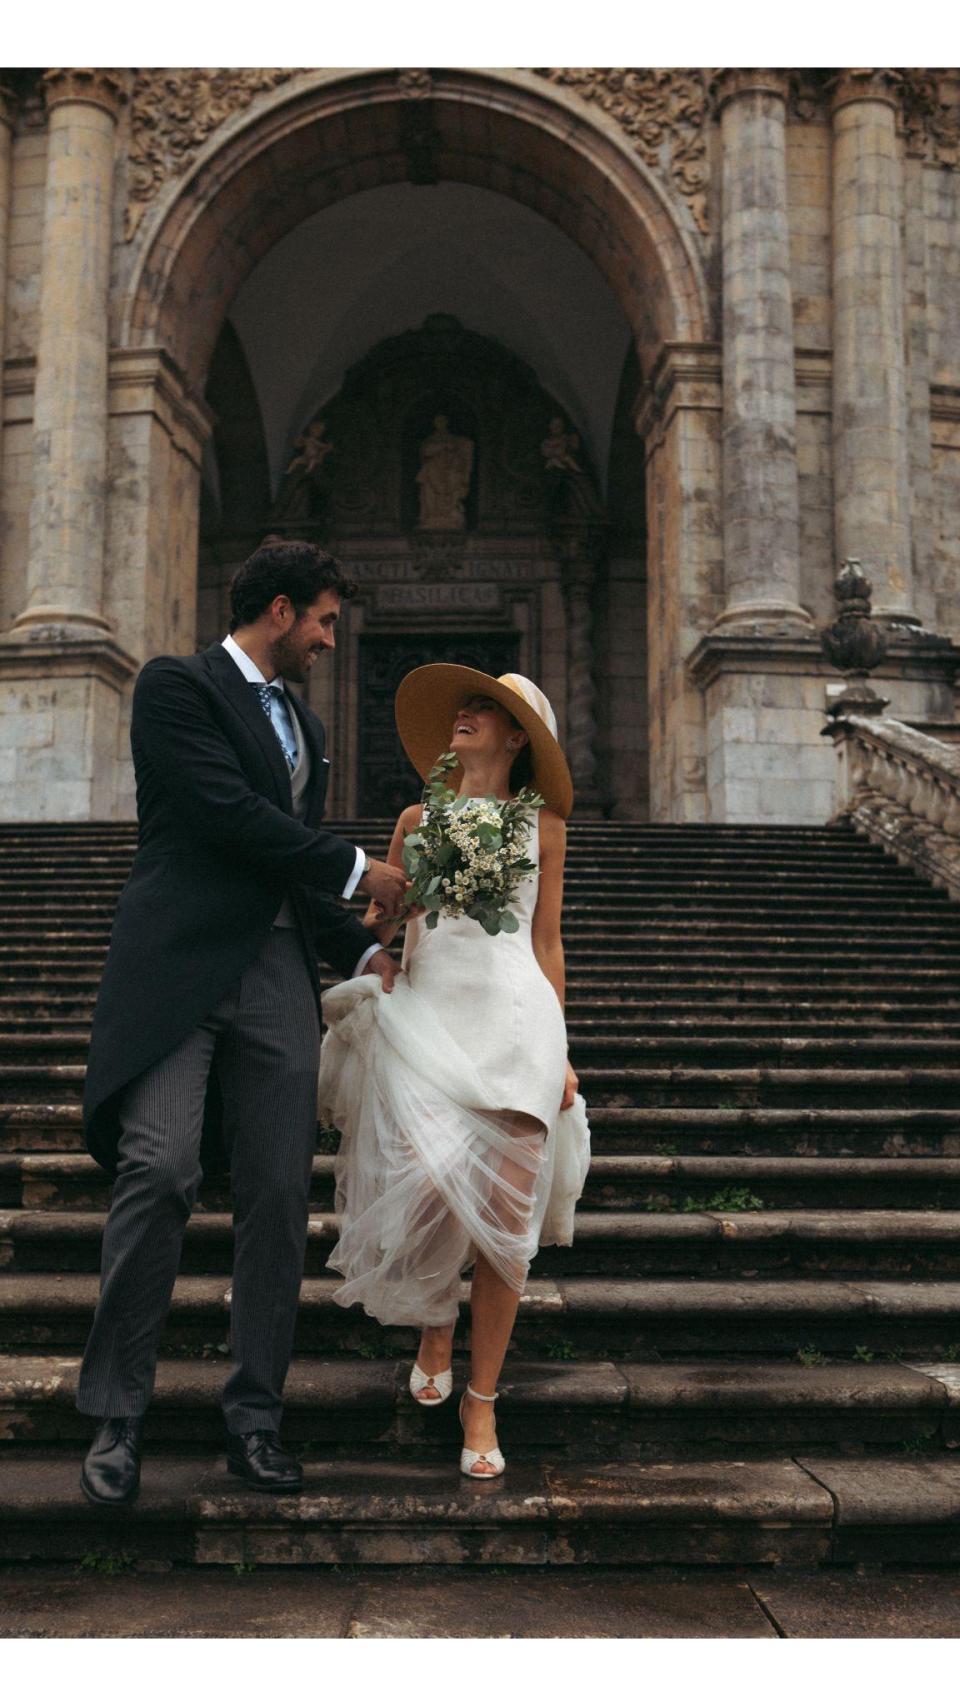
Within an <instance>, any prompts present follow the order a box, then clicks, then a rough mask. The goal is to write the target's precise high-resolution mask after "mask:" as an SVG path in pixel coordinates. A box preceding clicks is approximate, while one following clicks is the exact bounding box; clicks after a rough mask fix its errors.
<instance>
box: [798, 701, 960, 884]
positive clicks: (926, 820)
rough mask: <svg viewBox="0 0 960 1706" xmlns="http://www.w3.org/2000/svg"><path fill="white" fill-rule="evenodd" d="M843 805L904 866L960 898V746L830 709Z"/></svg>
mask: <svg viewBox="0 0 960 1706" xmlns="http://www.w3.org/2000/svg"><path fill="white" fill-rule="evenodd" d="M823 732H824V734H829V735H831V736H832V737H833V741H834V745H835V748H836V752H837V758H838V763H839V773H838V802H839V809H838V811H837V813H836V814H835V817H834V819H833V821H834V822H835V823H848V824H851V825H852V826H853V827H854V828H855V829H858V830H860V831H861V832H862V833H863V834H865V835H867V836H869V838H870V840H871V841H875V842H878V843H880V844H881V845H882V846H884V847H886V848H887V849H888V850H889V851H890V852H891V853H893V854H894V855H895V856H896V858H897V859H898V860H899V861H900V863H901V864H903V865H910V866H911V867H912V868H913V869H914V870H916V871H919V872H920V873H921V874H922V875H923V876H926V877H929V879H930V880H931V881H932V882H934V883H936V884H937V885H938V886H939V887H941V888H945V889H946V890H947V892H948V893H949V894H950V896H951V897H952V899H954V900H960V751H958V749H957V748H956V747H954V746H948V745H947V744H946V742H944V741H940V740H935V739H934V738H933V737H932V736H931V735H927V734H921V733H920V732H919V730H917V729H913V728H910V727H909V726H908V724H906V723H901V722H898V721H897V719H896V718H895V717H886V716H883V715H876V716H865V715H860V714H857V713H855V712H851V711H850V710H849V709H847V708H846V707H843V706H835V707H834V708H833V710H832V711H831V714H830V718H829V721H828V724H827V727H826V728H825V729H824V731H823Z"/></svg>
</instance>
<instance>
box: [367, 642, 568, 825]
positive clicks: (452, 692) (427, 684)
mask: <svg viewBox="0 0 960 1706" xmlns="http://www.w3.org/2000/svg"><path fill="white" fill-rule="evenodd" d="M475 694H483V695H484V696H485V697H487V698H489V699H496V701H497V703H498V704H499V705H502V706H503V707H504V709H505V710H507V711H509V712H510V715H511V716H512V717H515V718H516V720H517V722H518V723H519V724H520V727H521V728H522V729H524V730H525V732H526V734H527V735H528V736H529V739H530V753H531V758H532V762H533V786H534V787H535V788H536V789H537V791H538V792H539V793H541V794H542V795H543V798H544V802H545V804H546V805H548V806H549V807H550V810H551V811H554V812H557V814H558V815H559V816H560V817H569V816H570V812H571V810H572V808H573V780H572V778H571V775H570V768H569V765H568V764H567V761H566V759H565V758H564V756H563V749H562V747H561V745H560V742H559V741H558V740H557V719H556V717H555V716H554V714H553V707H552V705H551V704H550V701H549V699H548V698H547V696H546V694H545V693H541V691H540V689H539V687H537V686H536V684H535V683H534V682H532V681H528V680H527V677H526V676H525V675H514V674H508V675H486V674H485V673H484V671H483V670H482V669H470V668H468V667H467V665H466V664H459V663H425V664H423V665H422V666H421V667H420V668H419V669H412V670H411V671H410V674H409V675H405V676H404V678H403V680H402V681H401V683H400V686H399V687H398V689H397V698H396V717H397V728H398V730H399V733H400V739H401V740H402V742H403V745H404V750H405V752H406V754H407V757H408V758H409V760H410V762H411V764H412V765H413V767H414V769H415V770H416V771H417V773H418V774H419V775H420V776H422V777H423V778H424V780H426V777H427V776H428V775H429V773H430V771H431V769H432V768H433V766H434V765H435V764H436V762H437V759H438V758H439V757H440V754H441V753H442V752H448V751H449V750H450V741H451V738H452V735H453V719H454V717H455V716H456V714H457V712H458V711H459V710H460V709H461V707H462V705H463V703H464V701H465V700H466V699H471V698H473V696H474V695H475ZM461 776H462V771H461V770H460V769H459V768H458V769H457V770H455V771H452V772H451V776H450V785H451V787H454V788H456V787H457V786H458V784H459V781H460V778H461Z"/></svg>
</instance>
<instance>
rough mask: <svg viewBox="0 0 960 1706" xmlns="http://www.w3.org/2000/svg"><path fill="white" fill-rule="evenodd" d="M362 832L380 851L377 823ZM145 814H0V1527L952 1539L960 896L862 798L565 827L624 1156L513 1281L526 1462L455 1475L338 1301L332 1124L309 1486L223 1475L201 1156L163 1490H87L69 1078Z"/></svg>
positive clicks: (541, 1537)
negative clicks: (572, 1225) (771, 817)
mask: <svg viewBox="0 0 960 1706" xmlns="http://www.w3.org/2000/svg"><path fill="white" fill-rule="evenodd" d="M337 827H340V828H342V829H343V830H344V832H345V833H347V834H355V836H356V838H357V839H358V840H362V842H363V845H365V846H367V847H368V848H369V849H370V850H371V851H376V850H379V851H381V852H382V851H383V849H384V846H385V842H386V839H387V833H388V825H387V824H386V823H369V822H367V823H364V824H363V825H362V826H361V825H342V826H337ZM133 846H134V832H133V830H132V829H131V827H130V826H128V825H97V824H92V825H69V826H63V825H56V824H46V825H30V826H15V825H14V826H5V827H2V828H0V1442H2V1444H0V1561H4V1560H5V1561H8V1562H12V1561H19V1560H24V1561H25V1560H34V1561H37V1560H48V1561H53V1560H78V1559H82V1558H86V1559H89V1558H91V1557H93V1558H95V1559H102V1560H105V1561H106V1563H105V1566H104V1567H111V1560H114V1561H115V1560H117V1559H120V1560H123V1559H127V1560H128V1561H129V1560H137V1561H140V1562H142V1563H145V1564H147V1565H156V1564H158V1563H166V1562H171V1561H172V1562H174V1563H179V1564H185V1565H196V1564H217V1563H220V1564H223V1563H228V1564H236V1565H252V1564H258V1563H261V1564H278V1563H290V1564H305V1563H418V1564H420V1563H423V1564H445V1563H454V1562H461V1561H462V1562H471V1563H477V1564H501V1565H503V1564H516V1563H524V1564H552V1565H557V1564H578V1563H587V1562H593V1563H601V1564H620V1565H623V1564H634V1563H636V1564H641V1563H657V1564H668V1565H672V1564H683V1563H689V1564H737V1565H741V1564H744V1563H748V1562H750V1563H790V1564H804V1565H811V1564H826V1563H830V1564H838V1563H839V1564H844V1563H851V1562H862V1561H867V1560H871V1561H888V1562H899V1563H909V1562H927V1561H930V1562H939V1563H949V1562H957V1561H958V1560H960V1460H956V1461H955V1459H954V1457H953V1455H952V1454H951V1449H950V1448H951V1447H955V1446H956V1445H957V1444H958V1443H960V1059H958V1052H957V1051H958V1041H960V906H957V905H956V904H954V903H953V902H951V901H949V900H947V899H946V898H944V897H943V895H941V894H940V893H938V892H936V891H935V890H933V889H932V888H931V887H930V886H929V885H928V884H927V883H926V882H924V881H922V880H921V879H919V878H918V877H916V876H914V875H913V874H912V873H910V872H908V871H906V870H904V869H902V868H901V867H900V866H898V865H897V864H895V863H894V862H893V861H892V860H891V859H890V858H889V857H888V856H887V855H886V854H884V853H883V852H881V851H879V850H878V849H876V848H875V847H873V846H871V845H870V844H869V843H867V842H865V841H863V840H861V839H859V838H858V837H856V836H855V835H854V834H853V833H852V832H849V831H845V830H842V829H823V830H817V829H799V828H782V829H776V828H773V829H771V828H748V827H743V828H741V827H736V828H734V827H723V826H707V827H701V826H679V825H678V826H643V827H641V826H637V825H625V824H608V823H601V822H591V823H587V822H585V823H574V824H573V825H572V826H571V831H570V860H569V876H568V883H567V902H566V924H565V941H566V947H567V964H568V984H569V994H568V1024H569V1030H570V1039H571V1055H572V1058H573V1061H574V1064H575V1065H576V1067H577V1070H578V1072H579V1073H580V1077H581V1085H582V1088H583V1091H584V1094H585V1095H586V1098H587V1102H588V1104H589V1107H590V1117H591V1126H592V1131H593V1141H594V1155H595V1159H594V1163H593V1167H592V1169H591V1173H590V1177H589V1179H588V1183H587V1189H586V1193H585V1195H584V1198H583V1200H582V1202H581V1205H580V1213H579V1215H578V1221H577V1237H576V1242H575V1243H574V1245H573V1248H572V1249H570V1250H545V1251H543V1252H542V1254H541V1256H540V1257H539V1259H538V1261H537V1263H536V1265H535V1267H534V1270H533V1274H532V1276H531V1280H530V1284H529V1287H528V1290H527V1293H526V1295H525V1297H524V1298H523V1301H522V1303H521V1307H520V1312H519V1316H518V1321H517V1329H516V1335H515V1340H514V1346H513V1349H512V1351H511V1355H510V1358H509V1361H508V1366H507V1369H506V1370H505V1375H504V1380H503V1382H502V1390H503V1394H504V1397H503V1402H502V1403H501V1406H500V1433H501V1440H502V1443H503V1445H504V1448H505V1451H506V1454H507V1457H508V1460H509V1461H508V1470H507V1474H506V1476H505V1477H504V1478H503V1480H501V1481H499V1482H494V1483H491V1484H489V1485H487V1484H479V1485H477V1484H474V1483H469V1482H466V1481H463V1480H462V1479H461V1478H460V1477H459V1475H458V1473H457V1466H456V1465H457V1451H458V1440H459V1435H458V1430H457V1426H456V1416H455V1411H454V1407H453V1406H452V1405H450V1406H445V1407H444V1408H442V1409H440V1410H437V1411H427V1412H424V1411H421V1410H418V1409H416V1408H415V1407H414V1406H413V1405H412V1404H411V1403H410V1401H409V1399H408V1398H407V1396H406V1375H407V1372H408V1368H409V1362H410V1354H411V1351H412V1348H413V1339H412V1335H411V1334H410V1333H409V1332H406V1331H400V1330H390V1331H387V1330H384V1329H382V1328H380V1327H379V1326H378V1325H377V1324H376V1323H375V1322H372V1321H370V1320H368V1319H367V1318H366V1317H365V1316H362V1315H361V1314H359V1313H354V1312H344V1311H343V1310H341V1309H339V1308H337V1307H336V1306H335V1305H333V1304H332V1302H331V1293H332V1291H333V1289H334V1286H335V1283H336V1281H335V1280H334V1279H333V1278H331V1277H328V1275H327V1273H326V1271H325V1268H324V1262H325V1259H326V1255H327V1253H328V1252H329V1249H330V1247H331V1244H332V1242H333V1240H334V1238H335V1220H334V1216H333V1213H332V1154H331V1148H332V1143H333V1140H332V1138H331V1136H330V1134H327V1133H323V1132H321V1133H319V1134H318V1153H317V1157H316V1162H315V1173H314V1177H315V1212H314V1215H313V1218H312V1221H311V1228H310V1241H309V1246H308V1255H307V1263H306V1274H305V1278H304V1285H303V1297H302V1307H301V1313H300V1322H299V1330H298V1347H297V1359H296V1361H295V1363H294V1365H293V1368H292V1370H291V1375H290V1379H289V1382H288V1388H287V1412H286V1423H285V1434H286V1437H287V1438H288V1439H289V1440H290V1442H291V1443H295V1444H297V1445H298V1446H299V1448H300V1449H301V1451H302V1453H303V1456H304V1460H305V1465H306V1471H307V1478H306V1485H305V1490H304V1492H303V1493H302V1494H301V1495H300V1496H299V1497H296V1498H283V1499H279V1500H272V1499H268V1498H265V1497H263V1496H258V1495H256V1494H254V1493H252V1492H249V1491H248V1490H247V1489H245V1488H244V1487H243V1486H242V1485H241V1484H239V1483H237V1482H235V1481H231V1480H230V1479H229V1478H228V1476H227V1474H226V1472H225V1468H224V1464H223V1457H222V1436H221V1431H220V1427H221V1424H220V1417H219V1410H218V1406H217V1396H218V1393H219V1389H220V1386H221V1384H222V1381H223V1379H224V1377H225V1372H226V1368H227V1362H228V1353H227V1348H226V1335H227V1331H228V1311H227V1308H226V1306H225V1304H224V1292H225V1291H226V1288H227V1285H228V1276H229V1272H230V1245H231V1232H230V1218H229V1205H228V1198H227V1196H226V1194H225V1193H224V1192H223V1191H222V1190H215V1189H210V1190H208V1191H206V1192H205V1193H204V1194H203V1195H202V1200H201V1203H200V1204H199V1205H198V1208H197V1212H196V1213H195V1214H194V1216H193V1219H192V1221H191V1223H190V1226H189V1228H188V1232H187V1238H186V1243H185V1249H184V1260H183V1267H182V1274H181V1278H180V1280H179V1281H178V1284H177V1288H176V1292H175V1295H174V1301H173V1307H172V1310H171V1313H170V1317H169V1322H168V1327H167V1331H166V1335H165V1339H164V1345H163V1360H162V1363H161V1368H160V1374H159V1379H158V1386H157V1395H156V1399H155V1402H154V1405H153V1407H152V1409H151V1412H150V1416H149V1422H148V1429H147V1441H148V1444H147V1451H146V1456H145V1464H144V1477H143V1489H142V1493H141V1497H140V1500H139V1502H138V1504H137V1505H136V1506H135V1507H133V1508H132V1509H131V1510H130V1511H121V1512H117V1513H112V1514H110V1515H109V1516H107V1517H104V1516H102V1515H100V1514H99V1513H96V1512H94V1511H92V1510H91V1509H90V1508H89V1507H88V1506H87V1505H86V1504H85V1503H84V1502H83V1501H82V1499H81V1497H80V1494H79V1491H78V1488H77V1473H78V1467H79V1458H80V1455H81V1454H82V1450H83V1448H84V1443H85V1441H86V1439H87V1438H88V1437H89V1433H90V1427H89V1423H87V1422H85V1421H84V1420H83V1419H82V1418H81V1417H79V1416H78V1415H77V1414H76V1412H75V1410H74V1409H73V1394H74V1389H75V1381H76V1373H77V1367H78V1358H79V1353H80V1350H81V1348H82V1345H83V1342H84V1338H85V1335H86V1330H87V1326H88V1323H89V1319H90V1315H91V1311H92V1308H93V1305H94V1301H95V1298H96V1293H97V1265H98V1255H99V1240H100V1234H101V1230H102V1225H103V1219H104V1214H105V1209H106V1204H107V1200H108V1187H107V1182H106V1180H105V1178H104V1177H103V1175H102V1174H101V1173H100V1172H99V1170H98V1169H97V1168H96V1167H95V1166H94V1164H93V1163H92V1162H91V1161H90V1160H89V1159H88V1158H87V1156H86V1154H85V1152H84V1151H83V1147H82V1141H81V1134H80V1120H79V1101H80V1095H81V1092H82V1082H83V1073H84V1056H85V1050H86V1045H87V1039H88V1033H89V1024H90V1018H91V1013H92V1008H93V1002H94V999H95V994H96V988H97V983H98V979H99V973H100V968H101V965H102V961H103V957H104V953H105V949H106V943H107V939H108V935H109V928H110V921H111V918H112V914H113V909H114V906H115V903H116V897H117V893H118V890H119V887H120V885H121V883H122V881H123V878H124V875H125V872H126V870H127V868H128V866H129V862H130V858H131V855H132V851H133ZM466 1329H467V1321H466V1311H464V1331H463V1336H462V1344H463V1345H464V1346H465V1342H466ZM462 1372H463V1364H462V1357H461V1363H460V1373H461V1374H462Z"/></svg>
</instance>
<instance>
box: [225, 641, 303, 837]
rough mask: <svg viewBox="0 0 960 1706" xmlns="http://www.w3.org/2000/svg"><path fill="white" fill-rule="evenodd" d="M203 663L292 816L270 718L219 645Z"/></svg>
mask: <svg viewBox="0 0 960 1706" xmlns="http://www.w3.org/2000/svg"><path fill="white" fill-rule="evenodd" d="M204 662H205V663H206V664H207V666H208V667H209V669H210V673H211V675H212V676H213V679H214V681H215V682H216V684H217V686H218V687H219V688H220V691H221V692H222V693H223V694H224V695H225V696H226V698H227V699H229V701H230V704H231V706H232V707H233V709H234V710H235V711H236V712H237V714H238V716H240V717H241V718H242V719H243V721H244V723H245V724H246V726H247V728H248V729H249V731H250V733H251V734H252V735H253V737H254V739H255V740H256V742H257V745H258V746H259V747H260V750H261V752H262V753H263V756H264V758H265V759H266V761H267V765H268V767H269V770H270V774H271V776H272V778H273V782H274V786H275V788H276V791H277V798H278V800H279V802H280V804H281V805H282V807H283V809H284V811H285V812H290V813H291V814H292V812H293V795H292V793H291V791H290V772H289V770H288V769H287V761H286V759H285V758H284V756H283V749H282V747H281V745H280V742H279V741H278V739H277V737H276V734H275V733H274V729H273V724H272V723H271V721H270V718H269V717H268V716H266V715H265V714H264V710H263V707H262V705H261V704H260V701H259V699H258V698H257V695H256V693H255V692H254V689H253V687H252V686H251V685H250V682H249V681H245V680H244V677H243V676H242V675H241V673H240V671H239V669H238V668H237V666H236V664H235V663H234V661H233V659H232V657H231V656H230V653H229V652H225V651H224V649H223V647H222V646H221V645H220V644H219V642H218V643H217V644H216V645H214V646H210V648H209V649H208V650H207V651H206V652H205V653H204Z"/></svg>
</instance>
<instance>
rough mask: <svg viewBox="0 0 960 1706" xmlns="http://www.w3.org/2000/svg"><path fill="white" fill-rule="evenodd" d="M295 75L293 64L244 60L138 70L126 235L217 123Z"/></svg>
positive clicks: (132, 100)
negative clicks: (234, 65)
mask: <svg viewBox="0 0 960 1706" xmlns="http://www.w3.org/2000/svg"><path fill="white" fill-rule="evenodd" d="M296 75H297V72H296V70H272V71H271V70H262V69H260V68H259V67H249V66H244V67H241V68H240V69H214V70H203V69H200V70H196V69H192V68H185V69H184V68H179V67H177V68H175V69H160V70H155V69H150V70H140V71H138V72H137V73H136V76H135V77H134V82H133V94H132V99H131V110H130V187H129V191H128V202H127V218H126V230H125V235H126V237H127V239H128V240H129V239H130V238H131V237H133V235H134V233H135V232H136V230H137V227H138V225H139V224H140V221H141V219H142V218H143V215H144V213H145V211H146V209H147V207H148V205H149V203H150V202H151V201H153V199H154V197H155V196H157V195H158V194H159V192H160V190H161V189H162V188H163V186H164V184H165V183H166V182H167V180H168V179H169V178H172V177H177V176H179V175H180V173H182V172H184V171H186V169H187V167H188V166H190V165H191V164H192V162H193V160H194V159H195V158H196V155H197V154H198V152H199V150H200V149H201V148H202V147H203V144H204V143H205V142H206V140H207V137H208V136H210V135H211V133H212V132H213V131H214V130H216V129H217V128H218V126H219V125H221V124H225V123H226V121H227V119H229V118H232V117H233V116H234V114H235V113H237V112H240V111H242V110H243V108H245V107H248V106H249V105H250V103H251V101H252V100H253V99H254V98H255V96H257V95H260V94H263V93H264V92H265V91H266V90H268V89H275V88H277V87H278V86H279V85H280V84H281V83H287V82H289V80H290V78H291V77H295V76H296Z"/></svg>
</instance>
